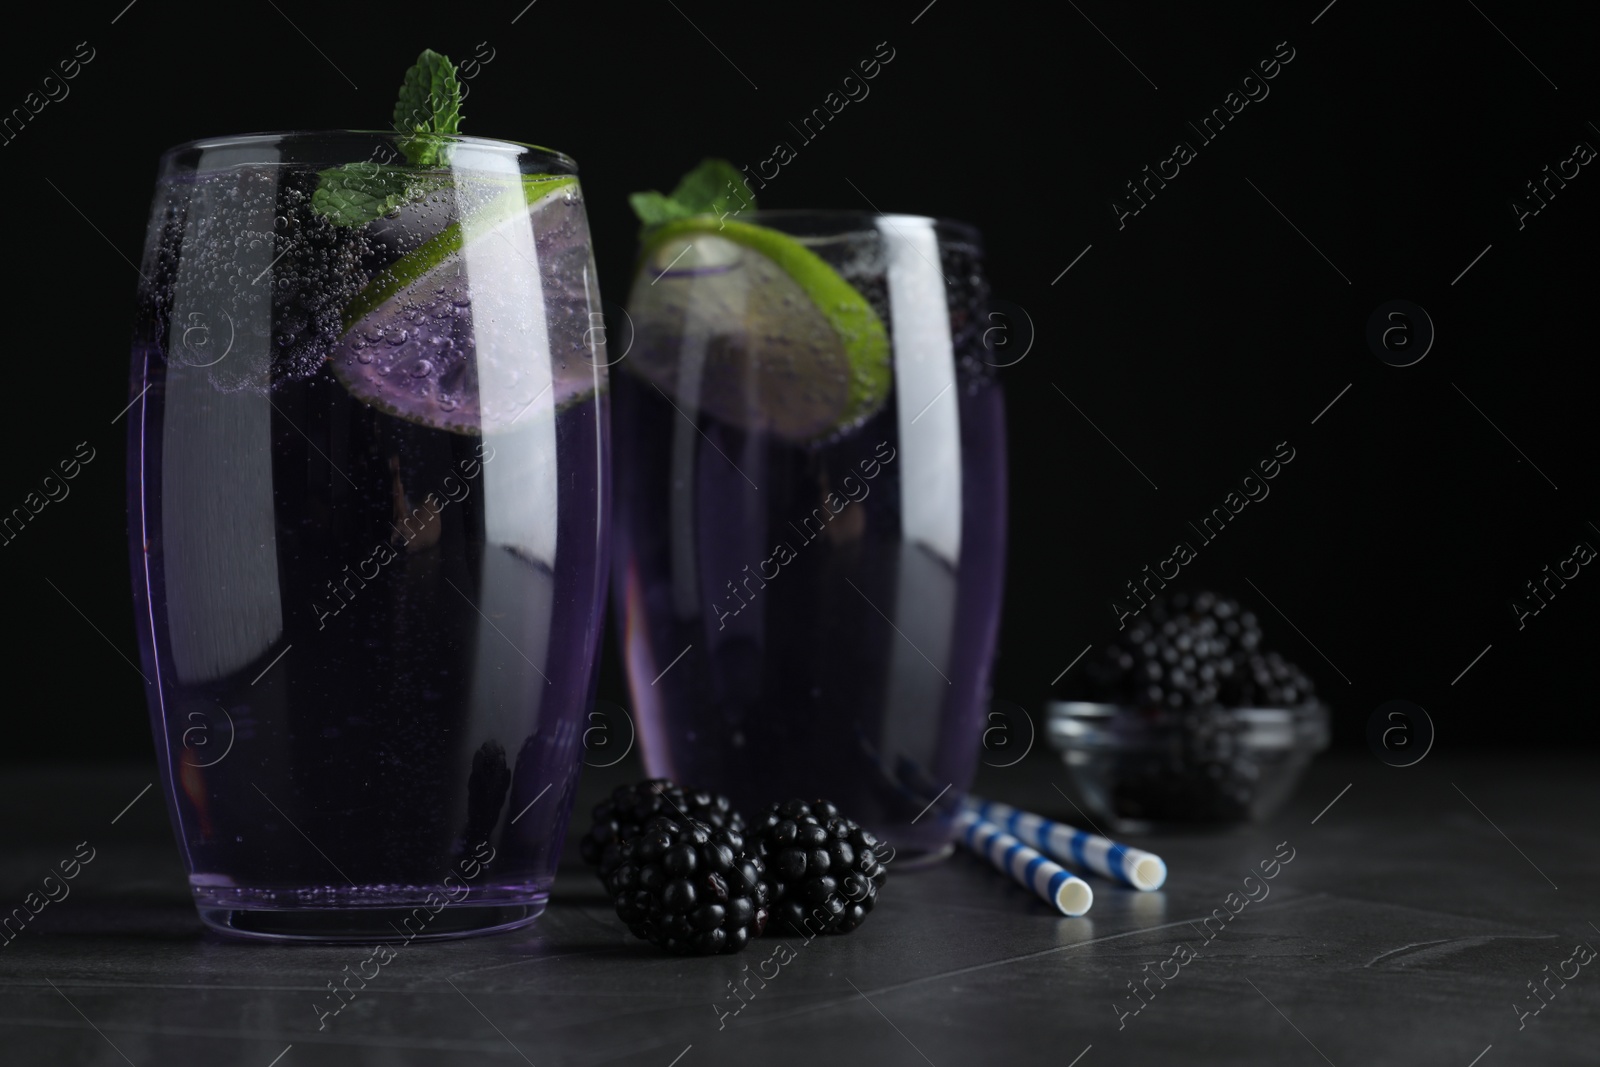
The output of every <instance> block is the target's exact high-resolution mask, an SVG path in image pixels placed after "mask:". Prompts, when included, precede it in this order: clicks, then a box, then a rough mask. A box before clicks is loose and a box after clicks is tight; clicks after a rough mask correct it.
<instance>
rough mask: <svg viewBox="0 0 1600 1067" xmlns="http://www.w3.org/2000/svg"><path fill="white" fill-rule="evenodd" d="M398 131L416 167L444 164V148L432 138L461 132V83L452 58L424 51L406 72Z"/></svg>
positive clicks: (398, 104) (403, 148) (397, 115)
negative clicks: (441, 159)
mask: <svg viewBox="0 0 1600 1067" xmlns="http://www.w3.org/2000/svg"><path fill="white" fill-rule="evenodd" d="M394 129H395V132H396V133H399V134H401V135H402V137H401V140H400V151H402V152H404V153H405V157H406V159H407V160H409V161H410V163H411V164H412V165H413V166H417V167H429V166H433V165H434V164H436V163H438V162H439V161H440V156H441V151H440V149H441V147H442V145H441V144H440V142H438V141H436V140H434V139H433V138H432V137H431V136H430V135H432V134H456V133H460V132H461V81H460V79H458V78H457V77H456V67H455V64H454V63H452V62H450V60H449V58H448V57H446V56H442V55H440V54H439V53H438V52H435V51H434V50H433V49H431V48H424V49H423V50H422V54H421V55H419V56H418V57H417V61H416V62H415V63H413V64H412V65H411V69H410V70H408V71H406V80H405V81H404V83H402V84H401V86H400V98H399V99H398V100H396V101H395V104H394Z"/></svg>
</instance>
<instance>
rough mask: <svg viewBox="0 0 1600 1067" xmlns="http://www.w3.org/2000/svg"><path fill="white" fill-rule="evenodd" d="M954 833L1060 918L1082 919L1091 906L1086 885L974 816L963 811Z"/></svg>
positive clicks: (1091, 897) (1090, 890)
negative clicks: (1059, 914) (1054, 910)
mask: <svg viewBox="0 0 1600 1067" xmlns="http://www.w3.org/2000/svg"><path fill="white" fill-rule="evenodd" d="M956 832H957V833H959V834H960V835H961V840H962V843H963V844H965V845H966V846H967V847H968V848H970V849H971V850H972V851H974V852H976V853H977V854H978V855H980V856H984V857H986V858H987V859H988V860H989V862H990V863H992V864H994V867H995V869H996V870H998V871H1003V872H1005V873H1006V874H1009V875H1010V876H1011V877H1012V878H1013V879H1014V880H1015V881H1016V882H1017V884H1018V885H1021V886H1024V887H1025V888H1028V889H1031V890H1033V892H1034V893H1035V894H1036V895H1037V896H1038V897H1039V898H1040V899H1041V900H1043V901H1044V902H1045V903H1047V904H1050V905H1052V906H1054V907H1055V908H1056V909H1057V910H1058V911H1060V912H1061V914H1063V915H1082V914H1083V913H1084V912H1086V911H1088V910H1089V905H1091V904H1093V903H1094V887H1093V886H1091V885H1090V884H1089V883H1088V882H1085V881H1084V880H1083V879H1082V878H1079V877H1078V876H1077V875H1075V874H1073V873H1072V872H1071V871H1069V870H1067V869H1066V868H1065V867H1062V866H1060V865H1059V864H1056V863H1052V862H1051V861H1050V858H1049V857H1048V856H1045V855H1044V854H1042V853H1040V852H1035V851H1034V850H1033V849H1031V848H1029V847H1028V846H1027V845H1024V844H1023V843H1022V842H1021V841H1018V840H1017V839H1016V838H1014V837H1012V836H1011V835H1010V834H1008V833H1006V832H1005V831H1004V830H1002V829H1000V827H998V826H996V825H995V824H994V823H992V822H985V821H984V820H982V819H980V818H978V816H977V815H976V814H974V813H973V812H971V811H963V812H962V813H961V814H960V815H958V816H956Z"/></svg>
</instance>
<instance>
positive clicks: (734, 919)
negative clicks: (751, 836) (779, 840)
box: [606, 817, 771, 956]
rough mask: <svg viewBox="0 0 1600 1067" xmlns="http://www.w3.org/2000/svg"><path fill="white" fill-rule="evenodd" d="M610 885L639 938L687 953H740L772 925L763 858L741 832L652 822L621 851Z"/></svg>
mask: <svg viewBox="0 0 1600 1067" xmlns="http://www.w3.org/2000/svg"><path fill="white" fill-rule="evenodd" d="M617 860H618V862H617V865H616V867H615V868H614V869H613V870H612V871H611V873H610V874H609V875H608V876H607V877H606V889H607V890H608V891H609V892H610V893H611V894H612V897H613V899H614V901H615V903H616V908H617V915H618V917H619V918H621V919H622V921H623V922H625V923H627V924H628V929H629V930H630V931H631V932H632V933H633V935H634V936H635V937H640V938H643V939H644V940H646V941H649V942H650V943H651V944H653V945H658V946H660V947H661V948H663V949H666V950H667V951H668V952H672V953H675V954H677V955H682V956H709V955H712V954H714V953H720V952H738V951H739V950H740V949H742V948H744V946H745V945H746V944H747V943H748V942H749V940H750V938H752V937H759V936H760V934H761V931H762V930H763V929H765V927H766V925H767V898H768V895H769V894H770V892H771V891H770V889H769V887H768V885H767V884H766V881H765V879H764V877H763V875H764V873H765V871H764V868H763V866H762V863H761V860H760V859H759V858H758V857H756V856H754V855H752V854H750V853H748V852H746V850H745V842H744V835H743V834H741V833H740V832H739V831H737V830H728V829H721V830H717V829H712V828H711V827H710V826H708V825H706V824H705V823H702V822H697V821H695V820H693V819H681V818H680V819H671V818H666V817H658V818H654V819H651V820H650V821H649V823H648V824H647V825H646V826H645V828H644V830H643V832H641V833H639V834H637V835H635V836H633V837H631V838H630V839H628V840H626V841H624V842H623V843H622V844H621V846H620V847H619V848H618V849H617Z"/></svg>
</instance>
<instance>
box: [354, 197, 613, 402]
mask: <svg viewBox="0 0 1600 1067" xmlns="http://www.w3.org/2000/svg"><path fill="white" fill-rule="evenodd" d="M479 184H480V185H482V183H479ZM492 189H493V195H491V196H489V197H487V198H483V197H482V196H481V192H482V190H481V188H477V189H468V188H466V187H464V186H458V188H457V190H456V192H457V194H458V195H459V196H460V197H461V198H462V199H463V200H464V201H466V202H467V204H468V206H466V207H464V208H463V209H462V210H463V214H462V217H461V218H460V219H459V220H457V221H456V222H453V223H451V224H450V225H449V226H447V227H445V228H444V229H442V230H440V231H439V232H438V233H437V234H435V235H434V236H433V237H431V238H429V239H428V240H426V241H424V242H423V243H422V244H420V245H418V246H417V247H416V248H415V249H413V250H412V251H411V252H409V253H407V254H406V255H405V256H403V257H401V258H400V259H399V260H397V261H395V262H394V263H393V264H391V265H390V266H389V267H388V268H387V269H385V270H383V271H381V272H379V273H378V274H376V275H374V276H373V278H372V280H371V281H370V282H368V283H367V285H366V287H365V288H363V289H362V290H361V291H360V292H359V293H357V294H356V296H355V297H354V299H352V300H351V301H350V303H349V304H348V305H347V306H346V307H345V309H344V311H343V313H342V318H343V323H344V333H343V334H342V336H341V337H340V338H339V341H338V343H337V344H336V345H335V346H334V348H333V350H332V351H331V352H330V354H329V366H330V368H331V369H332V371H333V374H334V377H336V378H337V379H338V380H339V381H340V382H341V383H342V384H343V385H344V386H345V388H347V389H348V390H349V391H350V392H351V393H352V394H353V395H354V396H356V397H357V398H358V399H360V400H362V401H364V402H365V403H368V404H371V405H372V406H373V407H376V408H378V409H379V410H381V411H385V412H387V413H389V414H391V415H395V416H397V417H399V418H403V419H408V420H410V421H413V422H419V423H422V424H424V425H427V426H433V427H436V428H439V429H445V430H450V431H453V432H456V433H464V434H480V433H492V432H496V431H498V430H503V429H506V428H508V427H510V426H512V425H516V424H519V423H521V422H523V421H525V420H527V419H530V418H532V417H534V415H535V414H537V413H538V412H541V411H548V410H551V409H552V407H554V408H560V407H562V406H564V405H565V404H566V403H568V402H569V401H571V400H573V399H574V398H576V397H579V396H582V395H585V394H586V393H588V392H592V391H593V390H594V389H595V388H596V386H597V384H598V376H597V372H596V370H595V367H596V364H597V363H599V362H602V361H597V360H593V359H590V358H588V357H589V349H588V346H587V341H588V339H589V337H590V336H592V331H591V330H590V327H591V322H590V317H589V312H590V303H589V301H590V299H591V298H590V295H589V293H588V291H587V290H588V289H589V288H590V287H591V285H592V277H593V266H592V262H591V260H590V255H589V232H588V225H587V222H586V221H585V218H584V211H583V202H582V200H581V198H580V197H579V194H578V187H577V179H576V178H573V177H571V176H569V175H542V174H541V175H524V176H523V177H522V180H521V181H520V183H519V182H515V181H507V182H505V183H503V184H499V185H497V186H494V187H492ZM474 201H478V202H477V203H473V202H474ZM530 224H531V225H530ZM469 267H470V270H469Z"/></svg>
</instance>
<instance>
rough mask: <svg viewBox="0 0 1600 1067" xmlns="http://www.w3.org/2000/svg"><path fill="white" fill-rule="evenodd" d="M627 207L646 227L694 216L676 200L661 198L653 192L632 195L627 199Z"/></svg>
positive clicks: (666, 197) (661, 196)
mask: <svg viewBox="0 0 1600 1067" xmlns="http://www.w3.org/2000/svg"><path fill="white" fill-rule="evenodd" d="M628 205H629V206H630V207H632V208H633V213H634V214H635V215H637V216H639V221H640V222H642V223H644V224H645V225H646V226H657V225H659V224H661V223H663V222H671V221H672V220H673V219H686V218H688V217H689V216H691V215H693V214H694V212H693V211H690V210H689V209H688V208H686V207H684V206H683V205H682V204H680V203H678V202H677V201H676V200H674V199H672V198H671V197H669V196H663V195H662V194H660V193H658V192H656V191H655V190H651V191H650V192H648V193H634V194H633V195H632V196H630V197H628Z"/></svg>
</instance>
